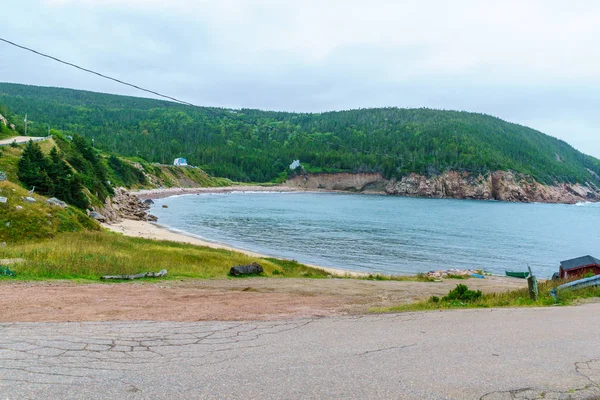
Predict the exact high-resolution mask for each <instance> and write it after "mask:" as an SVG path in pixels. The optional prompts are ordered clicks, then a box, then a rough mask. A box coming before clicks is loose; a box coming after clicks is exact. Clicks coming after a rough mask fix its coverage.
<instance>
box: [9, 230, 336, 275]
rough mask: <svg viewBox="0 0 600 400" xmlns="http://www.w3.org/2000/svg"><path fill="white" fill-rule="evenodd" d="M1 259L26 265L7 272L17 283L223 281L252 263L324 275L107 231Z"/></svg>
mask: <svg viewBox="0 0 600 400" xmlns="http://www.w3.org/2000/svg"><path fill="white" fill-rule="evenodd" d="M0 258H4V259H6V258H22V259H24V260H26V261H25V262H24V263H22V264H15V265H14V266H12V267H11V270H14V272H16V273H17V279H26V280H29V279H82V280H98V279H99V278H100V276H102V275H116V274H134V273H142V272H148V271H155V272H157V271H160V270H161V269H163V268H164V269H166V270H167V271H168V278H170V279H176V278H224V277H227V276H228V272H229V269H230V268H231V267H232V266H235V265H244V264H249V263H251V262H254V261H256V262H258V263H259V264H261V265H262V266H263V268H264V270H265V272H264V274H263V275H264V276H273V277H313V278H319V277H326V276H327V275H328V274H327V272H325V271H322V270H318V269H315V268H310V267H307V266H304V265H302V264H299V263H296V262H294V261H283V260H277V259H272V258H269V259H257V258H254V257H250V256H246V255H244V254H241V253H237V252H233V251H227V250H221V249H212V248H208V247H199V246H193V245H188V244H182V243H174V242H160V241H153V240H147V239H139V238H131V237H127V236H123V235H120V234H116V233H111V232H105V231H98V232H93V231H87V232H77V233H63V234H60V235H57V236H56V237H55V238H54V239H50V240H43V241H36V242H35V243H31V242H29V243H23V244H17V245H12V246H6V247H0ZM12 279H14V278H12ZM235 279H239V278H235Z"/></svg>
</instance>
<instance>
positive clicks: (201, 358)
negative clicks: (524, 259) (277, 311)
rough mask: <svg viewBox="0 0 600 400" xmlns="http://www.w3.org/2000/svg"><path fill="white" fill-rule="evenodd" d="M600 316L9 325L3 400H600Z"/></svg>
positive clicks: (526, 313)
mask: <svg viewBox="0 0 600 400" xmlns="http://www.w3.org/2000/svg"><path fill="white" fill-rule="evenodd" d="M598 332H600V304H597V303H596V304H586V305H582V306H578V307H556V308H538V309H497V310H460V311H446V312H428V313H404V314H387V315H365V316H352V317H325V318H304V319H291V320H278V321H253V322H231V321H228V322H165V321H161V322H139V321H136V322H122V321H121V322H77V323H2V324H0V399H1V400H5V399H9V400H12V399H200V398H202V399H204V398H208V399H210V398H232V399H235V398H244V399H262V398H265V399H323V398H352V399H390V398H394V399H483V400H500V399H541V398H544V399H598V398H600V387H599V385H600V338H599V337H598Z"/></svg>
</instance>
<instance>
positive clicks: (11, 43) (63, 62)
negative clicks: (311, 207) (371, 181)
mask: <svg viewBox="0 0 600 400" xmlns="http://www.w3.org/2000/svg"><path fill="white" fill-rule="evenodd" d="M0 41H2V42H4V43H7V44H10V45H11V46H15V47H18V48H20V49H22V50H26V51H29V52H31V53H34V54H36V55H39V56H42V57H45V58H49V59H51V60H54V61H57V62H59V63H61V64H65V65H68V66H70V67H73V68H77V69H79V70H81V71H84V72H88V73H90V74H94V75H97V76H99V77H101V78H104V79H108V80H111V81H114V82H117V83H120V84H122V85H125V86H129V87H132V88H134V89H138V90H141V91H143V92H147V93H151V94H153V95H155V96H159V97H162V98H165V99H168V100H171V101H174V102H176V103H179V104H183V105H186V106H190V107H194V108H200V109H202V110H205V111H208V112H211V113H213V114H218V113H217V112H216V111H214V110H213V109H211V108H208V107H202V106H198V105H196V104H193V103H190V102H187V101H184V100H179V99H177V98H175V97H172V96H168V95H165V94H162V93H159V92H156V91H154V90H150V89H146V88H143V87H141V86H138V85H134V84H133V83H129V82H125V81H122V80H120V79H117V78H113V77H111V76H108V75H105V74H102V73H100V72H97V71H94V70H91V69H88V68H84V67H82V66H79V65H77V64H73V63H71V62H68V61H64V60H61V59H60V58H57V57H54V56H51V55H49V54H46V53H42V52H40V51H37V50H34V49H32V48H30V47H27V46H22V45H20V44H17V43H15V42H12V41H10V40H7V39H4V38H1V37H0ZM305 137H306V138H307V139H309V140H312V141H315V142H320V143H323V144H327V145H329V146H331V147H333V146H338V147H344V148H346V149H349V150H353V151H354V152H357V153H363V154H372V155H375V156H379V157H381V158H391V159H398V160H402V157H399V156H394V155H388V154H381V153H376V152H372V151H368V150H359V149H357V148H354V147H351V146H347V145H343V144H341V143H332V142H328V141H325V140H319V139H317V138H314V137H312V136H311V135H309V134H307V135H306V136H305Z"/></svg>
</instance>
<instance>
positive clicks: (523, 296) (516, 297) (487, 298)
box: [372, 280, 600, 313]
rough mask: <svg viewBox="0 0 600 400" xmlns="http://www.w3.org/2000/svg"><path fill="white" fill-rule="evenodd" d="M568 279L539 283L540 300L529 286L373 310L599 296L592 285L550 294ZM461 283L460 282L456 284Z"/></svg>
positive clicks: (536, 303)
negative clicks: (531, 296)
mask: <svg viewBox="0 0 600 400" xmlns="http://www.w3.org/2000/svg"><path fill="white" fill-rule="evenodd" d="M563 283H566V281H551V280H549V281H544V282H540V283H539V284H538V290H539V297H538V300H537V301H534V300H531V299H530V298H529V292H528V291H527V289H521V290H513V291H510V292H505V293H487V294H485V293H481V294H480V295H472V293H468V294H470V295H471V298H470V299H469V298H468V297H469V296H465V298H449V297H452V296H448V297H443V298H438V297H435V296H434V297H431V298H429V299H427V300H425V301H420V302H416V303H411V304H403V305H399V306H395V307H388V308H378V309H373V310H372V311H373V312H379V313H384V312H403V311H430V310H444V309H454V308H498V307H545V306H554V305H570V304H574V303H576V302H577V301H579V300H582V299H587V298H594V297H596V298H597V297H600V288H598V287H591V288H586V289H581V290H576V291H567V290H564V291H561V292H560V293H559V296H558V299H557V300H555V299H554V298H553V297H552V296H551V295H550V290H552V289H554V288H556V287H557V286H559V285H561V284H563ZM457 286H458V285H457Z"/></svg>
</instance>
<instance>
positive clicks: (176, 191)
mask: <svg viewBox="0 0 600 400" xmlns="http://www.w3.org/2000/svg"><path fill="white" fill-rule="evenodd" d="M231 192H279V193H281V192H329V191H327V190H323V189H310V190H308V189H304V188H297V187H291V186H223V187H200V188H161V189H144V190H138V191H132V192H131V194H134V195H136V196H137V197H139V198H140V199H160V198H164V197H170V196H175V195H182V194H198V193H231Z"/></svg>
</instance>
